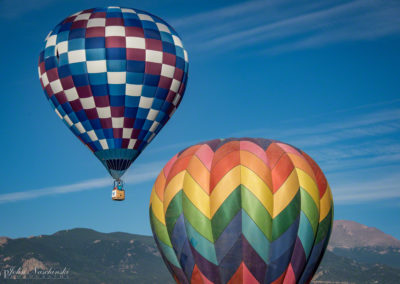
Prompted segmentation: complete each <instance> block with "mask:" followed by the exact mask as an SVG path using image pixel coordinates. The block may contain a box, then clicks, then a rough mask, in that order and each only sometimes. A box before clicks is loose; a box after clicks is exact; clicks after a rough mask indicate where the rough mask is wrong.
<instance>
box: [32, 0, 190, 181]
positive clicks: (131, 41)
mask: <svg viewBox="0 0 400 284" xmlns="http://www.w3.org/2000/svg"><path fill="white" fill-rule="evenodd" d="M39 77H40V82H41V84H42V87H43V89H44V91H45V94H46V97H47V99H48V101H49V102H50V104H51V106H52V107H53V109H54V110H55V112H56V113H57V115H58V116H59V117H60V118H61V119H62V120H63V121H64V123H65V124H66V125H67V127H68V128H69V129H70V130H71V131H72V132H73V133H74V134H75V135H76V136H77V137H78V138H79V139H80V140H81V141H82V142H83V143H84V144H86V145H87V146H88V147H89V148H90V150H91V151H92V152H94V154H95V155H96V157H97V158H98V159H99V160H100V161H101V162H102V163H103V164H104V166H105V167H106V168H107V170H108V171H109V173H110V174H111V176H112V177H113V178H114V179H116V180H119V179H120V177H121V176H122V175H123V174H124V172H125V171H126V170H127V169H128V167H129V166H130V165H131V163H132V162H133V161H134V160H135V159H136V158H137V156H138V155H139V154H140V153H141V152H142V151H143V149H144V148H145V147H146V146H147V144H148V143H150V141H151V140H152V139H153V138H154V136H155V135H156V134H157V133H158V132H159V131H160V130H161V128H162V127H163V126H164V125H165V124H166V123H167V121H168V120H169V118H170V117H171V116H172V114H173V113H174V112H175V110H176V108H177V107H178V106H179V103H180V102H181V99H182V97H183V94H184V91H185V86H186V82H187V77H188V56H187V52H186V50H185V49H184V47H183V45H182V41H181V39H180V37H179V36H178V34H177V33H176V32H175V30H174V29H173V28H172V27H171V26H170V25H169V24H167V23H166V22H165V21H163V20H162V19H160V18H158V17H156V16H154V15H152V14H150V13H147V12H144V11H140V10H136V9H127V8H120V7H107V8H94V9H89V10H84V11H81V12H78V13H76V14H74V15H72V16H69V17H68V18H66V19H64V20H63V21H62V22H61V23H60V24H58V25H57V26H56V27H55V28H54V29H53V30H52V31H51V32H50V33H49V35H48V36H47V38H46V40H45V46H44V49H43V51H42V52H41V53H40V57H39Z"/></svg>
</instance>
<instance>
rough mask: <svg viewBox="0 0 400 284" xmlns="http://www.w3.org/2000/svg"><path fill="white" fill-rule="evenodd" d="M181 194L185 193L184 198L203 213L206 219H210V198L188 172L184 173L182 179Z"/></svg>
mask: <svg viewBox="0 0 400 284" xmlns="http://www.w3.org/2000/svg"><path fill="white" fill-rule="evenodd" d="M183 192H185V194H186V196H187V197H188V198H189V199H190V201H192V203H193V205H194V206H196V208H197V209H198V210H200V212H201V213H203V214H204V215H205V216H206V217H207V218H208V219H210V218H211V216H210V197H209V196H208V194H207V193H206V192H205V191H204V190H203V189H202V188H201V187H200V185H199V184H198V183H197V182H196V181H195V180H194V179H193V177H192V176H191V175H190V174H189V172H186V174H185V177H184V181H183Z"/></svg>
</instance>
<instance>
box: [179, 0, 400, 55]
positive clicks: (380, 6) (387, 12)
mask: <svg viewBox="0 0 400 284" xmlns="http://www.w3.org/2000/svg"><path fill="white" fill-rule="evenodd" d="M399 14H400V2H396V1H363V0H356V1H345V2H343V1H341V2H337V1H318V2H315V3H313V2H311V3H310V2H309V1H298V2H296V3H293V2H287V1H251V2H245V3H241V4H237V5H233V6H228V7H225V8H222V9H217V10H214V11H211V12H206V13H201V14H197V15H193V16H189V17H186V18H183V19H181V20H177V21H175V22H173V24H175V25H176V26H178V27H179V30H180V31H182V34H183V37H184V39H185V42H187V44H188V45H191V46H192V49H195V50H202V51H203V50H213V51H214V52H218V51H220V52H225V51H226V50H229V49H240V48H243V47H246V46H252V47H255V48H257V49H258V50H261V53H280V52H287V51H291V50H297V49H305V48H313V47H319V46H323V45H327V44H333V43H338V42H343V41H355V40H371V39H375V38H379V37H383V36H387V35H393V34H400V17H398V15H399Z"/></svg>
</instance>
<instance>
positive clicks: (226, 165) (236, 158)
mask: <svg viewBox="0 0 400 284" xmlns="http://www.w3.org/2000/svg"><path fill="white" fill-rule="evenodd" d="M239 164H240V153H239V151H234V152H229V153H227V155H226V156H224V157H223V158H222V159H220V160H219V162H218V163H215V164H214V162H213V166H212V168H211V177H210V191H211V192H212V191H213V189H214V187H215V186H216V185H217V183H218V182H219V181H220V180H221V179H222V178H223V177H224V176H225V175H226V174H227V173H228V172H229V171H230V170H231V169H233V168H234V167H236V166H237V165H239Z"/></svg>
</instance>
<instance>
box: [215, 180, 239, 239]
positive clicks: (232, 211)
mask: <svg viewBox="0 0 400 284" xmlns="http://www.w3.org/2000/svg"><path fill="white" fill-rule="evenodd" d="M240 209H241V200H240V186H238V187H237V188H236V189H235V190H234V191H233V192H232V193H231V194H230V195H229V196H228V197H227V198H226V199H225V201H224V202H223V203H222V205H221V206H220V207H219V208H218V210H217V212H216V213H215V214H214V217H213V218H212V220H211V226H212V234H213V237H214V239H213V240H214V241H216V240H218V238H219V236H220V235H221V234H222V232H223V231H224V230H225V228H226V226H228V225H229V223H230V222H231V221H232V219H233V217H235V216H236V214H237V212H239V210H240Z"/></svg>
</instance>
